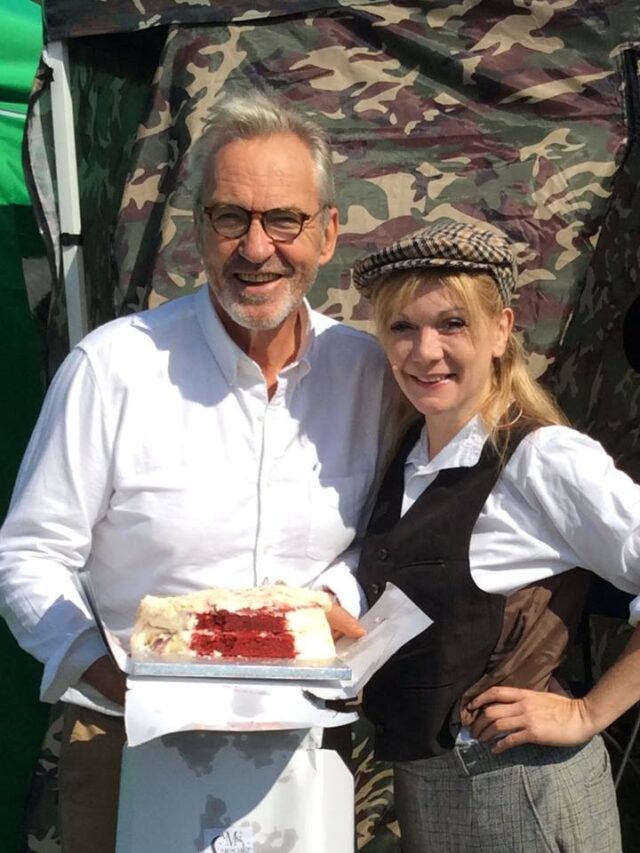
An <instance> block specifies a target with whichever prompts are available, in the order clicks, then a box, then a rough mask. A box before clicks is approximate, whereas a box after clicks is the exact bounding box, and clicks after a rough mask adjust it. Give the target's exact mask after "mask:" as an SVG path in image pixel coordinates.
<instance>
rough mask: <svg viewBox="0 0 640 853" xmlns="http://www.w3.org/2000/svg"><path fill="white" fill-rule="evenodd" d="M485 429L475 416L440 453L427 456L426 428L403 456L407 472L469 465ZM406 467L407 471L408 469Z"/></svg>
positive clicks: (476, 457)
mask: <svg viewBox="0 0 640 853" xmlns="http://www.w3.org/2000/svg"><path fill="white" fill-rule="evenodd" d="M488 435H489V432H488V430H487V428H486V427H485V426H484V424H483V423H482V421H481V420H480V416H479V415H476V416H475V417H473V418H471V420H470V421H467V423H466V424H465V425H464V426H463V427H462V429H461V430H460V431H459V432H457V433H456V435H454V437H453V438H452V439H451V441H450V442H449V443H448V444H446V445H445V446H444V447H443V448H442V450H441V451H440V453H438V454H436V456H434V457H433V459H429V453H428V450H427V434H426V427H423V428H422V431H421V432H420V437H419V438H418V441H417V442H416V443H415V444H414V446H413V448H412V449H411V451H410V452H409V455H408V456H407V461H406V463H405V465H406V467H407V469H408V470H407V473H408V474H409V475H410V476H413V475H418V476H420V475H425V474H435V473H438V471H443V470H444V469H445V468H471V467H473V466H474V465H476V464H477V463H478V460H479V459H480V454H481V453H482V448H483V447H484V445H485V442H486V440H487V437H488ZM409 469H410V470H409Z"/></svg>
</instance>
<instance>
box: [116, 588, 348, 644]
mask: <svg viewBox="0 0 640 853" xmlns="http://www.w3.org/2000/svg"><path fill="white" fill-rule="evenodd" d="M330 607H331V599H330V597H329V596H328V595H327V594H326V593H325V592H319V591H315V590H310V589H303V588H299V587H290V586H284V585H280V584H278V585H275V586H260V587H252V588H250V589H229V588H218V589H208V590H202V591H201V592H192V593H187V594H186V595H177V596H166V597H164V596H154V595H147V596H146V597H145V598H143V599H142V601H141V603H140V607H139V609H138V615H137V618H136V623H135V625H134V628H133V633H132V635H131V651H132V653H133V654H135V655H138V656H139V655H145V654H154V655H171V656H177V657H200V658H240V659H243V658H245V659H246V658H249V659H251V658H262V659H289V660H292V659H295V660H305V661H323V660H331V659H333V658H334V657H335V647H334V644H333V639H332V637H331V631H330V629H329V624H328V622H327V619H326V615H325V614H326V611H328V610H329V609H330Z"/></svg>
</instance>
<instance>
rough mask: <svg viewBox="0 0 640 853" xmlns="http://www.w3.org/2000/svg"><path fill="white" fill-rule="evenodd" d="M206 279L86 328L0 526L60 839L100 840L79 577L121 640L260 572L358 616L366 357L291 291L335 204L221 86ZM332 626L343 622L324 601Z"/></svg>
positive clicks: (304, 274) (274, 131) (103, 670)
mask: <svg viewBox="0 0 640 853" xmlns="http://www.w3.org/2000/svg"><path fill="white" fill-rule="evenodd" d="M200 162H201V165H202V169H201V174H202V177H201V180H200V182H199V189H198V193H197V203H196V207H195V230H196V241H197V245H198V248H199V251H200V253H201V256H202V261H203V265H204V269H205V271H206V274H207V277H208V281H209V287H208V289H207V288H202V289H201V290H200V291H199V292H197V293H196V294H193V295H189V296H186V297H184V298H182V299H179V300H175V301H174V302H172V303H170V304H167V305H163V306H161V307H160V308H157V309H155V310H153V311H149V312H143V313H141V314H138V315H134V316H131V317H127V318H123V319H120V320H116V321H114V322H113V323H109V324H107V325H106V326H103V327H101V328H100V329H97V330H96V331H94V332H92V333H91V334H90V335H89V336H88V337H87V338H86V339H85V340H84V341H82V342H81V343H80V344H79V345H78V346H77V347H76V348H75V349H74V350H73V352H72V353H71V354H70V355H69V357H68V359H67V360H66V362H65V363H64V365H63V366H62V367H61V368H60V370H59V372H58V374H57V375H56V378H55V380H54V382H53V384H52V387H51V389H50V391H49V394H48V396H47V399H46V401H45V404H44V406H43V411H42V414H41V417H40V420H39V422H38V425H37V427H36V430H35V432H34V435H33V437H32V440H31V443H30V445H29V448H28V450H27V453H26V456H25V459H24V461H23V465H22V468H21V471H20V474H19V477H18V481H17V484H16V489H15V493H14V497H13V501H12V506H11V509H10V512H9V515H8V517H7V519H6V522H5V524H4V526H3V528H2V533H1V536H0V601H1V602H2V604H1V608H2V609H1V611H0V612H2V615H4V616H5V618H6V619H7V622H8V624H9V626H10V628H11V629H12V631H13V633H14V634H15V636H16V638H17V640H18V642H19V643H20V644H21V645H22V646H23V647H24V648H25V649H26V650H27V651H29V652H30V653H32V654H33V655H34V656H35V657H37V658H38V659H39V660H41V661H42V662H43V663H44V676H43V684H42V698H43V699H44V700H45V701H57V700H58V699H60V698H62V699H63V700H64V701H66V702H67V703H69V704H68V705H67V706H66V712H65V724H64V733H63V744H62V750H61V758H60V828H61V835H62V842H63V850H64V853H84V851H85V850H87V851H89V850H90V851H91V853H98V851H105V853H107V851H112V850H113V848H114V829H115V815H116V812H117V782H118V778H119V767H120V764H119V756H120V752H121V747H122V744H123V737H124V735H123V725H122V719H121V714H122V705H123V702H124V693H125V678H124V675H123V674H122V673H121V672H120V671H119V670H117V669H116V668H115V666H114V665H113V664H112V663H111V660H110V659H109V658H108V657H107V655H106V654H105V648H104V645H103V643H102V640H101V638H100V636H99V633H98V631H97V629H96V626H95V624H94V622H93V620H92V619H91V616H90V614H89V613H88V612H87V609H86V607H85V605H84V603H83V601H82V598H81V596H80V595H79V594H78V592H77V588H76V586H75V584H74V576H75V575H77V573H78V571H79V570H81V569H82V568H84V567H86V568H87V569H88V570H89V571H90V573H91V578H92V584H93V587H94V590H95V593H96V597H97V601H98V605H99V607H100V610H101V613H102V614H103V616H104V619H105V621H106V622H107V624H108V625H109V627H110V628H111V629H112V630H113V631H114V633H115V634H116V635H117V636H119V637H120V639H122V640H123V641H125V642H126V640H127V638H128V635H129V632H130V630H131V625H132V622H133V618H134V614H135V611H136V608H137V605H138V602H139V601H140V599H141V598H142V596H143V595H145V594H147V593H155V594H175V593H179V592H186V591H189V590H192V589H198V588H203V587H209V586H225V585H230V586H251V585H255V584H262V583H264V582H266V581H270V582H275V581H284V582H285V583H289V584H292V585H309V586H314V587H322V588H326V589H328V590H329V591H331V592H332V593H333V594H334V596H335V597H336V601H337V602H339V603H340V604H341V605H343V606H344V608H346V610H347V611H351V613H354V614H357V613H358V609H359V590H358V587H357V585H356V583H355V581H354V579H353V577H352V575H351V572H350V570H349V567H348V565H347V563H346V562H344V561H341V560H340V558H339V555H340V554H341V553H342V552H343V550H344V549H345V548H346V547H347V546H348V545H349V544H350V541H351V539H352V537H353V535H354V531H355V529H356V526H357V524H358V522H359V520H360V516H361V514H362V511H363V507H364V504H365V500H366V498H367V494H368V492H369V490H370V487H371V484H372V481H373V477H374V469H375V464H376V456H377V450H378V444H379V435H378V423H379V412H380V406H381V396H382V372H383V367H382V356H381V354H380V351H379V350H378V347H377V344H376V343H375V341H374V340H373V339H372V338H370V337H369V336H367V335H363V334H361V333H359V332H356V331H354V330H353V329H349V328H347V327H345V326H342V325H340V324H337V323H334V322H333V321H330V320H328V319H327V318H324V317H322V316H321V315H319V314H317V313H315V312H313V311H311V310H310V309H309V307H308V305H307V304H306V303H305V301H304V296H305V294H306V293H307V291H308V290H309V288H310V287H311V286H312V284H313V282H314V279H315V277H316V273H317V269H318V267H319V266H321V265H323V264H326V263H327V262H328V261H329V260H330V259H331V257H332V256H333V253H334V250H335V245H336V240H337V233H338V214H337V211H336V208H335V203H334V188H333V177H332V168H331V157H330V152H329V150H328V146H327V142H326V139H325V137H324V134H323V132H322V131H321V130H320V129H319V128H318V127H317V126H315V125H314V124H313V123H311V122H309V121H308V120H306V119H304V118H302V117H300V116H299V115H297V114H295V113H293V112H291V111H289V110H285V109H283V108H282V107H280V106H278V105H277V104H276V103H274V102H273V101H271V100H270V99H269V98H267V97H265V96H263V95H256V96H253V97H250V98H234V99H228V100H226V101H224V102H223V103H222V104H221V106H220V107H219V108H218V110H217V112H216V115H215V116H213V117H212V130H211V131H210V132H209V134H208V135H207V136H206V138H205V139H204V140H203V141H202V142H201V144H200ZM331 620H332V623H333V626H334V627H335V628H336V630H340V631H343V632H345V633H351V634H353V635H357V632H358V630H359V629H358V627H357V623H355V620H353V619H352V617H350V616H349V614H348V613H347V612H346V611H345V610H344V609H343V608H342V607H340V606H339V605H338V604H336V606H335V607H334V610H333V611H332V614H331Z"/></svg>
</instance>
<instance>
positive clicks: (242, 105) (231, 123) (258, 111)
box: [192, 92, 335, 207]
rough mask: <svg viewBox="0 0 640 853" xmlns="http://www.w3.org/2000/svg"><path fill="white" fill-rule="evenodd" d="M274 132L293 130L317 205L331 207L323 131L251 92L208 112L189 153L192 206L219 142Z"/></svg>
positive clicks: (328, 152) (331, 186)
mask: <svg viewBox="0 0 640 853" xmlns="http://www.w3.org/2000/svg"><path fill="white" fill-rule="evenodd" d="M275 133H293V134H294V135H295V136H297V137H298V139H299V140H300V141H301V142H302V143H304V145H306V146H307V148H308V149H309V153H310V154H311V157H312V159H313V163H314V167H315V174H316V180H317V184H318V196H319V201H320V204H322V205H323V206H324V205H326V206H333V205H334V204H335V182H334V176H333V162H332V160H331V149H330V147H329V139H328V136H327V134H326V132H325V131H324V130H323V129H322V128H321V127H320V126H319V125H318V124H316V122H315V121H313V120H312V119H310V118H307V117H306V116H304V115H302V114H301V113H299V112H298V111H297V110H294V109H291V108H290V107H285V106H284V105H283V104H281V103H279V102H278V101H277V100H276V99H275V98H273V97H272V96H270V95H268V94H265V93H264V92H254V93H252V94H250V95H232V96H227V97H225V98H224V99H223V100H221V101H220V102H219V103H218V104H217V105H216V107H215V108H214V110H213V111H212V113H211V114H210V117H209V126H208V128H207V130H206V131H205V132H204V134H203V135H202V137H201V138H200V139H199V140H198V142H197V143H196V145H195V146H194V152H193V164H192V176H193V177H192V180H193V187H194V200H195V203H196V207H197V206H198V205H199V204H200V203H201V201H202V189H203V183H204V179H205V176H206V171H207V164H208V163H209V162H210V161H211V159H212V158H213V157H215V155H216V154H217V152H218V151H219V150H220V148H222V146H223V145H226V144H227V143H228V142H232V141H233V140H236V139H256V138H259V137H263V136H271V135H272V134H275Z"/></svg>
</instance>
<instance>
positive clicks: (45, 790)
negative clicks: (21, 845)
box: [25, 702, 64, 853]
mask: <svg viewBox="0 0 640 853" xmlns="http://www.w3.org/2000/svg"><path fill="white" fill-rule="evenodd" d="M63 711H64V706H63V704H62V703H61V702H60V703H58V704H57V705H54V706H53V707H52V709H51V716H50V719H49V727H48V729H47V732H46V734H45V736H44V740H43V742H42V747H41V749H40V756H39V758H38V763H37V765H36V768H35V772H34V776H33V783H32V785H31V791H30V794H29V799H28V802H27V808H26V812H27V825H28V828H29V835H28V838H27V840H26V843H25V853H60V836H59V834H58V756H59V755H60V739H61V736H62V715H63Z"/></svg>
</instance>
